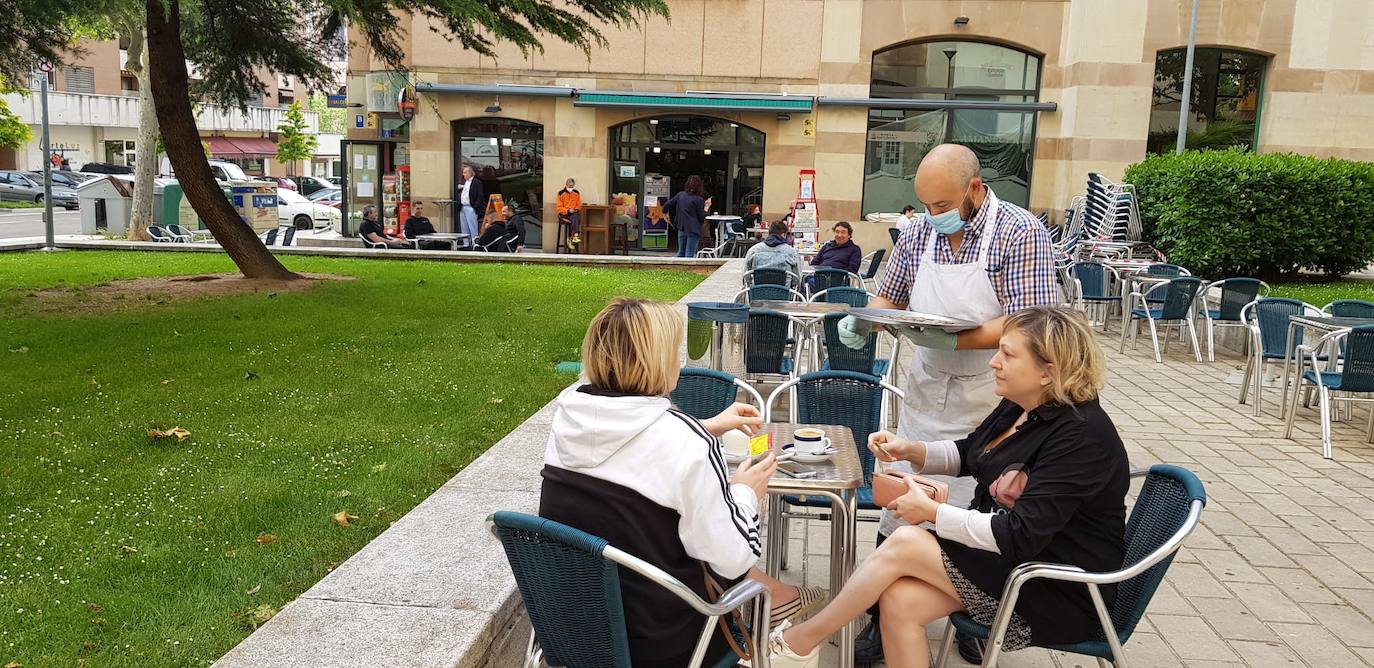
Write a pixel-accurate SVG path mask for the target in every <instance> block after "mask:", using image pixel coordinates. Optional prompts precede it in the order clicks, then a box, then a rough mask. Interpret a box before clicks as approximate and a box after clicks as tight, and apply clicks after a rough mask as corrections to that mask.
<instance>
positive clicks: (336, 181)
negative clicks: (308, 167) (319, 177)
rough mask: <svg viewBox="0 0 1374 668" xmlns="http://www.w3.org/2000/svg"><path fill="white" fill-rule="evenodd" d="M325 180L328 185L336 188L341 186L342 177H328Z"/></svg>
mask: <svg viewBox="0 0 1374 668" xmlns="http://www.w3.org/2000/svg"><path fill="white" fill-rule="evenodd" d="M326 180H328V181H329V182H330V183H332V184H334V185H335V186H336V187H341V186H343V177H342V176H331V177H329V178H328V179H326Z"/></svg>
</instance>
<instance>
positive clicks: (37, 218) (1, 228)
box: [0, 205, 81, 239]
mask: <svg viewBox="0 0 1374 668" xmlns="http://www.w3.org/2000/svg"><path fill="white" fill-rule="evenodd" d="M0 208H3V205H0ZM52 213H53V229H54V231H55V233H56V234H80V233H81V211H79V210H78V211H67V210H65V209H53V212H52ZM41 236H43V210H42V209H30V210H25V211H22V212H21V211H15V212H14V213H5V212H0V239H14V238H17V237H41Z"/></svg>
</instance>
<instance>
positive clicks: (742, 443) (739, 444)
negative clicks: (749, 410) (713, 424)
mask: <svg viewBox="0 0 1374 668" xmlns="http://www.w3.org/2000/svg"><path fill="white" fill-rule="evenodd" d="M720 443H721V446H722V447H724V448H725V454H727V455H730V456H731V457H747V456H748V455H749V435H748V434H746V433H744V432H742V431H740V430H738V429H731V430H730V431H727V432H725V433H724V434H722V435H721V437H720Z"/></svg>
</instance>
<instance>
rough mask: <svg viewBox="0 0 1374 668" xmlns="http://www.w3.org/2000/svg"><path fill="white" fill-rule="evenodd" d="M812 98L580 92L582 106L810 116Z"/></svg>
mask: <svg viewBox="0 0 1374 668" xmlns="http://www.w3.org/2000/svg"><path fill="white" fill-rule="evenodd" d="M814 101H815V98H813V97H811V96H809V95H805V96H804V95H748V94H743V95H703V94H691V93H688V94H676V93H609V92H591V91H587V92H578V94H577V101H576V102H574V103H573V104H574V105H575V106H578V107H634V108H637V109H716V110H722V109H723V110H728V111H769V112H797V113H803V114H805V113H810V111H811V106H812V104H813V103H814Z"/></svg>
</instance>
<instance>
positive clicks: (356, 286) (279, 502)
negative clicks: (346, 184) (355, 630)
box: [0, 251, 701, 668]
mask: <svg viewBox="0 0 1374 668" xmlns="http://www.w3.org/2000/svg"><path fill="white" fill-rule="evenodd" d="M283 260H284V261H285V262H286V263H287V265H288V266H289V267H290V268H291V269H292V270H295V271H299V272H310V273H326V274H341V275H346V276H349V277H352V278H353V279H354V280H331V281H322V282H321V283H319V284H317V285H315V286H314V287H313V288H311V289H309V290H306V291H286V290H282V291H275V290H274V291H261V292H257V293H255V294H243V295H240V296H226V297H213V298H201V299H195V300H187V301H175V300H168V299H167V296H166V295H167V293H166V292H163V291H160V290H157V289H153V288H149V289H148V290H147V291H146V293H142V294H140V293H131V294H128V295H127V296H126V298H125V299H123V300H117V301H112V300H111V299H110V297H109V296H105V297H104V300H105V301H104V304H105V307H104V308H96V307H95V305H94V304H93V303H92V300H94V299H96V298H97V296H96V295H92V294H83V293H82V292H81V291H80V288H82V287H86V286H93V285H98V284H104V283H108V282H110V281H112V280H114V279H119V278H131V277H140V276H175V275H186V274H199V273H204V272H230V271H233V267H234V265H233V263H232V262H231V261H230V260H229V258H228V257H227V256H225V255H223V254H219V253H214V254H202V253H132V252H129V253H118V252H95V251H73V252H66V253H4V254H0V285H3V286H4V289H0V378H3V379H4V382H0V434H3V437H0V480H2V481H3V482H0V508H3V512H2V513H0V545H3V549H2V550H0V665H3V664H4V663H9V662H11V661H13V662H15V663H17V664H22V665H24V666H29V667H30V668H38V667H47V666H73V665H81V664H82V663H89V665H90V666H92V667H95V666H100V667H102V668H124V667H128V668H133V667H137V668H162V667H167V668H173V667H175V668H182V667H185V666H207V665H209V664H210V663H213V662H214V661H215V660H216V659H218V658H219V657H220V656H221V655H223V654H224V653H225V652H227V651H228V650H229V649H230V648H231V647H233V646H234V645H235V644H237V643H238V642H239V641H240V640H242V639H243V638H244V637H245V636H247V635H248V634H249V633H251V632H252V626H253V623H257V622H260V621H261V618H262V617H265V616H266V615H259V614H258V611H259V610H260V608H261V606H263V605H267V606H271V607H272V608H281V607H282V606H284V605H285V604H286V603H288V602H290V601H291V600H293V599H295V598H296V597H297V596H298V595H300V593H301V592H303V591H305V590H306V589H307V588H309V587H310V586H311V585H312V584H314V583H315V581H317V580H319V579H320V578H322V577H324V576H325V574H327V573H328V572H329V570H330V569H331V568H332V567H333V566H336V565H337V564H339V563H342V562H343V561H344V560H345V559H347V558H348V557H349V556H350V555H352V554H353V553H354V552H356V551H358V550H359V549H360V548H362V547H363V546H364V545H366V544H367V543H368V541H370V540H371V539H373V538H375V537H376V536H377V535H378V534H379V533H381V532H382V531H385V530H386V529H387V527H388V526H389V525H390V524H391V522H393V521H395V520H396V519H398V518H400V517H401V516H402V515H404V514H405V513H406V512H408V511H409V510H410V509H411V508H412V507H414V506H415V505H416V504H417V503H419V502H420V501H422V500H423V499H425V498H426V497H427V496H429V495H430V493H432V492H433V491H434V490H436V489H438V488H439V486H440V485H442V484H444V483H445V482H446V481H448V479H449V478H451V477H452V476H453V475H454V474H455V473H457V472H458V471H460V470H461V469H463V467H465V466H467V465H468V463H469V462H471V461H472V460H473V459H474V458H476V457H477V456H479V455H481V454H482V452H484V451H485V450H486V449H487V448H489V447H491V445H492V444H493V443H495V442H496V441H497V440H499V439H500V438H501V437H503V436H504V435H505V434H506V433H508V432H509V431H510V430H511V429H513V428H514V427H515V426H516V425H518V424H520V423H521V422H522V421H523V420H525V418H526V417H528V416H529V415H530V414H532V413H533V412H535V411H536V410H538V409H539V408H540V407H541V406H543V405H544V404H545V403H546V402H548V401H549V400H550V399H552V398H553V397H554V396H555V395H556V394H557V392H558V391H559V390H561V389H562V388H563V387H564V386H565V385H566V384H567V383H569V382H570V379H569V378H568V377H567V376H560V375H558V374H557V373H556V372H555V370H554V365H555V364H556V363H557V362H559V361H561V360H569V359H576V358H577V353H578V350H579V347H580V345H581V341H582V337H583V334H584V333H585V331H586V327H587V323H588V322H589V321H590V320H591V317H592V316H593V315H595V313H596V312H597V311H598V310H600V309H601V307H602V306H603V305H605V304H606V302H607V301H608V300H610V299H611V298H612V297H613V296H616V295H633V296H641V297H648V298H653V299H662V300H674V299H677V298H678V297H680V296H681V295H683V294H685V293H686V292H687V291H688V290H691V289H692V287H693V286H695V285H697V283H699V282H700V280H701V278H700V277H699V276H695V275H693V274H689V273H684V272H654V271H634V270H613V271H612V270H593V269H582V268H575V267H566V266H564V267H553V266H531V265H516V264H500V265H493V264H456V263H445V262H419V261H416V262H411V261H407V262H395V261H377V260H355V259H344V258H310V257H295V256H292V257H285V258H283ZM51 288H57V289H66V290H70V291H71V293H70V294H68V295H66V296H65V297H64V299H67V301H63V302H59V303H50V304H49V305H48V306H47V307H45V308H43V309H38V310H35V308H34V306H33V304H32V300H33V299H34V297H32V295H31V293H33V292H34V291H36V290H44V289H51ZM439 323H443V324H439ZM140 331H147V332H149V336H147V337H144V338H137V337H135V338H137V340H135V338H131V337H130V333H131V332H140ZM74 342H80V345H76V344H75V343H74ZM250 374H251V375H250ZM164 381H165V382H164ZM172 427H182V428H184V429H187V430H189V431H190V432H191V436H190V438H188V439H187V440H186V441H184V442H176V441H174V440H173V441H159V442H153V441H152V440H151V439H150V438H149V437H148V435H147V433H146V431H145V430H147V429H150V428H158V429H171V428H172ZM345 490H346V494H345ZM340 511H346V512H348V513H349V514H351V515H356V516H357V519H355V520H352V521H351V523H350V526H349V527H346V528H345V527H340V526H338V525H336V524H335V523H334V522H333V521H331V520H330V516H331V515H333V514H335V513H338V512H340ZM263 533H271V534H274V535H275V536H277V540H275V541H273V542H271V543H270V544H260V543H258V542H257V541H256V540H255V538H256V537H257V536H259V535H260V534H263ZM92 604H94V605H92ZM95 620H100V621H98V622H97V621H95ZM78 658H80V659H84V661H83V662H78V661H77V659H78Z"/></svg>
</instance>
